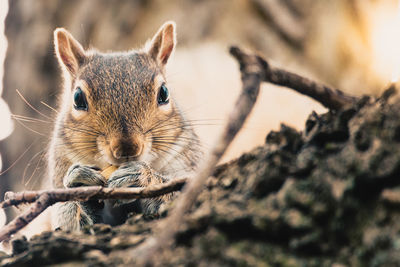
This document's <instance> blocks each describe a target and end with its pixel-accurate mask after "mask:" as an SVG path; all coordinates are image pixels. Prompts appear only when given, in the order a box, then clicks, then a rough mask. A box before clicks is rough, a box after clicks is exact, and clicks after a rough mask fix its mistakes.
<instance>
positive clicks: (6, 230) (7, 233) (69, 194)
mask: <svg viewBox="0 0 400 267" xmlns="http://www.w3.org/2000/svg"><path fill="white" fill-rule="evenodd" d="M186 180H187V179H186V178H181V179H174V180H172V181H170V182H167V183H163V184H158V185H152V186H149V187H134V188H132V187H128V188H106V187H101V186H87V187H77V188H67V189H54V190H42V191H24V192H19V193H13V192H8V193H7V194H6V197H7V199H6V200H5V201H3V202H2V203H0V208H5V207H9V206H14V205H19V204H21V203H33V205H32V206H31V207H30V208H29V209H28V210H27V211H25V212H24V213H22V214H21V215H20V216H18V217H17V218H15V219H14V220H12V221H11V222H10V223H9V224H7V225H6V226H4V227H3V228H2V229H0V242H1V241H3V240H5V239H8V238H10V237H11V235H12V234H14V233H16V232H17V231H18V230H20V229H22V228H23V227H24V226H26V225H27V224H28V223H29V222H31V221H32V220H33V219H35V218H36V217H37V216H38V215H39V214H40V213H42V212H43V211H44V210H45V209H46V208H48V207H49V206H51V205H53V204H54V203H56V202H64V201H72V200H74V201H88V200H104V199H137V198H151V197H158V196H161V195H164V194H168V193H171V192H174V191H178V190H180V189H181V188H182V186H183V185H184V184H185V182H186Z"/></svg>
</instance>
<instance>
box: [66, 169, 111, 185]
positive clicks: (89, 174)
mask: <svg viewBox="0 0 400 267" xmlns="http://www.w3.org/2000/svg"><path fill="white" fill-rule="evenodd" d="M92 185H100V186H105V185H106V181H105V178H104V177H103V176H102V175H101V174H100V172H99V171H98V170H96V169H94V168H92V167H89V166H82V165H79V164H74V165H72V166H71V167H70V168H69V169H68V171H67V175H66V176H65V178H64V186H65V187H66V188H71V187H80V186H92Z"/></svg>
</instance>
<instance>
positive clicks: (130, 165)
mask: <svg viewBox="0 0 400 267" xmlns="http://www.w3.org/2000/svg"><path fill="white" fill-rule="evenodd" d="M165 181H167V179H166V178H164V177H162V176H161V175H159V174H158V173H156V172H155V171H154V170H153V169H152V168H151V167H150V166H149V165H148V164H146V163H145V162H140V161H133V162H127V163H125V164H123V165H121V166H120V167H119V168H118V170H116V171H115V172H113V173H112V175H111V176H110V178H109V180H108V187H111V188H116V187H147V186H149V185H152V184H160V183H163V182H165ZM134 201H139V200H133V201H132V200H113V201H112V206H114V207H116V206H120V205H122V204H126V203H129V202H134ZM163 202H164V198H163V197H158V198H152V199H142V200H140V203H141V205H140V206H141V208H142V211H143V213H145V214H152V213H156V212H157V211H158V209H159V207H160V205H161V204H162V203H163Z"/></svg>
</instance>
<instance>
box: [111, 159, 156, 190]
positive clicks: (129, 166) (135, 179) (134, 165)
mask: <svg viewBox="0 0 400 267" xmlns="http://www.w3.org/2000/svg"><path fill="white" fill-rule="evenodd" d="M153 175H154V173H153V171H152V169H151V168H150V167H149V165H147V164H146V163H144V162H141V161H133V162H127V163H124V164H123V165H121V166H120V167H119V168H118V169H117V170H116V171H114V172H113V173H112V174H111V176H110V178H109V179H108V187H112V188H116V187H141V186H146V185H144V184H143V180H144V179H143V177H152V176H153Z"/></svg>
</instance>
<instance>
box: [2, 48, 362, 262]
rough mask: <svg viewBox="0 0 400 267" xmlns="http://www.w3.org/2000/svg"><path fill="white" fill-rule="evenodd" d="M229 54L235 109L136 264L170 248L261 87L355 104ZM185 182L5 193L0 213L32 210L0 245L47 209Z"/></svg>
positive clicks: (329, 103) (150, 193)
mask: <svg viewBox="0 0 400 267" xmlns="http://www.w3.org/2000/svg"><path fill="white" fill-rule="evenodd" d="M230 52H231V54H232V55H233V56H234V57H235V58H236V59H237V61H238V62H239V64H240V70H241V74H242V83H243V90H242V93H241V95H240V96H239V98H238V100H237V102H236V105H235V108H234V110H233V111H232V113H231V115H230V117H229V120H228V123H227V125H226V127H225V130H224V132H223V133H222V135H221V137H220V138H219V141H218V142H217V143H216V145H215V147H214V149H213V150H212V152H211V153H210V155H209V157H208V159H207V160H206V161H205V163H204V165H203V166H202V167H201V168H200V171H199V172H198V174H197V176H196V177H195V178H194V179H192V180H190V182H189V183H188V185H187V186H186V187H185V189H184V193H183V194H182V195H181V197H180V198H179V199H178V200H177V204H176V207H175V208H174V209H173V210H172V212H171V215H170V216H169V217H168V218H167V219H166V220H165V222H164V223H165V226H164V227H165V229H167V230H165V231H160V232H159V235H156V236H155V237H152V238H149V239H148V240H146V242H145V243H144V244H143V245H141V246H140V247H138V248H136V249H135V250H134V253H133V255H134V256H135V257H134V259H135V260H138V259H139V258H138V257H139V255H141V256H140V259H141V260H143V261H144V262H150V261H151V256H152V255H155V251H157V250H158V249H162V248H164V247H165V246H167V245H168V244H170V243H171V241H172V240H173V237H174V235H175V234H176V232H177V231H178V229H179V226H180V225H181V223H182V221H183V217H184V216H183V215H184V214H185V212H187V211H188V210H189V209H190V207H191V206H192V205H193V203H194V202H195V201H196V198H197V196H198V195H199V194H200V192H201V190H202V188H203V185H204V183H205V180H206V179H207V178H208V177H209V176H210V175H212V173H213V171H214V169H215V166H216V164H217V163H218V161H219V160H220V158H221V157H222V155H223V154H224V152H225V151H226V149H227V148H228V146H229V144H230V143H231V142H232V140H233V138H234V137H235V135H236V134H237V133H238V132H239V130H240V129H241V127H242V126H243V124H244V122H245V120H246V118H247V117H248V115H249V113H250V112H251V110H252V108H253V106H254V104H255V102H256V99H257V96H258V93H259V87H260V83H261V82H263V81H264V82H269V83H273V84H276V85H280V86H285V87H288V88H291V89H294V90H295V91H297V92H299V93H301V94H304V95H307V96H310V97H312V98H313V99H315V100H317V101H318V102H320V103H321V104H322V105H324V106H326V107H327V108H330V109H333V110H338V109H341V108H343V107H345V106H347V105H351V104H353V103H355V101H357V99H358V98H356V97H353V96H349V95H346V94H344V93H343V92H341V91H340V90H337V89H332V88H329V87H327V86H325V85H323V84H320V83H318V82H315V81H312V80H310V79H307V78H305V77H302V76H300V75H297V74H294V73H291V72H288V71H286V70H282V69H279V68H273V67H271V66H270V65H269V63H268V62H267V61H266V60H264V59H263V58H261V57H259V56H257V55H250V54H247V53H245V52H243V51H242V50H240V49H239V48H237V47H232V48H231V50H230ZM186 181H187V179H185V178H182V179H175V180H173V181H170V182H168V183H163V184H159V185H152V186H149V187H146V188H103V187H99V186H93V187H79V188H69V189H54V190H42V191H24V192H19V193H12V192H9V193H7V195H6V197H7V199H6V200H5V201H4V202H2V203H0V208H5V207H9V206H14V205H19V204H21V203H33V205H32V206H31V207H30V209H28V210H27V211H26V212H24V213H23V214H21V215H20V216H18V217H17V218H15V219H14V220H13V221H11V222H10V223H9V224H8V225H6V226H5V227H3V228H2V229H0V242H1V241H2V240H5V239H7V238H10V237H11V235H12V234H14V233H16V232H17V231H18V230H20V229H21V228H23V227H24V226H26V225H27V224H28V223H29V222H31V221H32V220H33V219H34V218H35V217H37V216H38V215H39V214H40V213H41V212H43V211H44V210H45V209H46V208H47V207H49V206H51V205H53V204H54V203H56V202H65V201H88V200H104V199H137V198H151V197H157V196H161V195H164V194H167V193H171V192H174V191H177V190H180V189H181V188H182V187H183V185H184V184H185V183H186ZM162 228H163V227H161V229H162Z"/></svg>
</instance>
